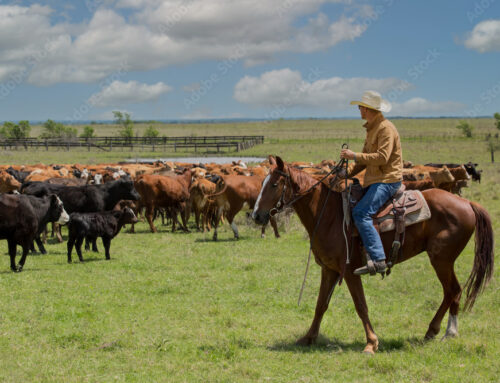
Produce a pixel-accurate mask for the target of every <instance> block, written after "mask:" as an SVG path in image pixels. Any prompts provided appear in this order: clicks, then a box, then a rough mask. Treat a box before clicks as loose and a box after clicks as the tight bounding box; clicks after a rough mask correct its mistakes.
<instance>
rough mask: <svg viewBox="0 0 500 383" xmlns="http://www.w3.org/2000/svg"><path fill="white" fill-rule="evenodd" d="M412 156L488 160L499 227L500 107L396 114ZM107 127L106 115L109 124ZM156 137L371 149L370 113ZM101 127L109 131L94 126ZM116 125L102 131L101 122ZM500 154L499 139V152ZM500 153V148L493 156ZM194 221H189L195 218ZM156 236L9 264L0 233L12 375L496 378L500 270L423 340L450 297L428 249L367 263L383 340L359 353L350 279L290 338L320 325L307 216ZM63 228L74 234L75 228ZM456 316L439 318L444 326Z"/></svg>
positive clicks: (292, 149) (463, 265) (18, 378)
mask: <svg viewBox="0 0 500 383" xmlns="http://www.w3.org/2000/svg"><path fill="white" fill-rule="evenodd" d="M395 123H396V125H397V126H398V128H399V130H400V133H401V136H402V141H403V151H404V154H405V159H407V160H411V161H413V162H415V163H424V162H429V161H434V162H438V161H439V162H462V163H463V162H468V161H470V160H472V161H475V162H478V163H479V164H480V168H481V169H483V170H484V172H483V181H482V183H481V184H477V183H474V184H472V185H470V187H469V188H467V189H465V190H464V197H465V198H468V199H470V200H473V201H477V202H479V203H481V204H482V205H483V206H484V207H486V209H487V210H488V211H489V212H490V215H491V217H492V219H493V223H494V230H495V238H496V239H499V238H500V229H499V223H500V189H499V187H498V185H499V184H500V166H499V165H498V164H497V163H495V164H492V163H490V154H489V153H488V151H487V150H486V143H485V141H484V136H485V135H486V134H487V133H489V132H491V133H493V134H494V133H495V132H494V127H493V120H492V119H491V120H490V119H481V120H472V123H473V125H474V126H476V130H475V133H476V135H475V137H473V138H471V139H466V138H462V137H461V136H460V134H459V133H460V132H458V131H457V130H456V129H455V125H456V124H457V120H452V119H442V120H439V119H435V120H434V119H433V120H422V119H421V120H396V121H395ZM103 129H111V128H106V127H103ZM159 130H160V135H164V134H165V135H177V136H179V135H191V134H197V135H200V136H201V135H219V134H220V135H222V134H264V135H265V136H266V143H265V144H264V145H260V146H256V147H254V148H252V149H250V150H247V151H244V152H241V155H244V156H248V155H257V156H266V155H268V154H278V155H281V156H282V157H283V158H284V160H286V161H292V160H301V161H314V162H316V161H319V160H321V159H325V158H330V159H338V154H339V150H340V145H341V144H342V143H343V142H348V143H349V144H350V146H351V148H353V149H354V150H360V149H361V146H362V144H363V137H364V131H363V128H361V122H360V121H356V120H349V121H340V120H332V121H316V120H308V121H276V122H273V123H268V124H266V123H248V124H214V125H206V124H203V125H192V124H189V125H173V126H169V125H161V126H159ZM97 132H98V134H100V135H101V133H100V132H99V131H97ZM104 134H109V133H106V132H103V133H102V135H104ZM159 155H161V156H167V155H169V156H170V155H171V153H158V152H156V153H145V152H144V153H143V152H133V153H130V152H119V151H112V152H96V151H92V152H90V153H89V152H87V151H86V150H84V151H69V152H66V151H54V152H46V151H44V150H40V151H34V152H31V151H28V152H26V151H24V150H18V151H8V152H4V151H1V152H0V163H3V164H8V163H10V164H21V163H24V164H33V163H37V162H43V163H74V162H79V163H99V162H111V161H119V160H122V159H126V158H135V157H138V156H139V157H141V156H143V157H150V156H159ZM497 155H498V153H497ZM498 157H499V161H500V155H498ZM192 221H193V220H192ZM192 221H191V222H190V225H191V229H192V230H193V231H192V232H191V233H188V234H186V233H181V232H176V233H171V232H170V227H167V226H161V224H159V223H158V227H159V229H160V232H159V233H157V234H151V233H150V232H149V229H148V226H147V224H145V223H140V224H139V225H138V228H137V233H136V234H130V233H128V232H127V230H123V231H122V233H120V235H119V236H118V237H117V238H115V239H114V240H113V242H112V245H111V258H112V259H111V261H105V260H104V254H103V253H102V250H103V247H102V244H100V243H99V247H100V250H101V253H99V254H94V253H91V252H87V253H84V258H85V259H86V262H84V263H80V262H78V261H75V259H77V257H76V254H74V255H73V259H74V263H73V264H67V262H66V250H65V249H66V244H65V243H63V244H57V243H55V242H54V241H53V240H52V239H49V244H48V246H47V250H48V252H49V254H48V255H44V256H42V255H33V256H30V257H28V260H27V262H26V266H25V268H24V271H23V272H22V273H20V274H14V273H11V272H10V270H9V261H8V256H7V245H6V242H5V241H1V242H0V253H1V254H3V255H4V256H3V257H1V258H2V259H3V260H2V262H0V289H1V291H2V299H0V381H1V382H16V383H17V382H64V383H66V382H312V383H316V382H498V381H499V380H500V362H499V361H500V352H499V349H500V335H499V334H500V322H499V318H500V304H499V302H500V293H499V289H500V283H499V281H498V272H497V271H496V272H495V276H494V278H493V280H492V281H491V283H490V284H489V285H488V286H487V288H486V289H485V291H484V293H483V294H482V295H481V296H480V297H479V298H478V300H477V302H476V306H475V307H474V309H473V310H472V312H466V313H462V312H461V313H460V314H459V333H460V336H459V337H458V338H456V339H451V340H447V341H444V342H441V341H439V339H436V340H435V341H431V342H424V341H423V336H424V334H425V332H426V330H427V327H428V324H429V322H430V320H431V319H432V317H433V316H434V314H435V312H436V310H437V308H438V306H439V304H440V303H441V299H442V290H441V286H440V284H439V282H438V280H437V278H436V276H435V274H434V272H433V270H432V267H431V265H430V263H429V261H428V258H427V255H426V254H421V255H419V256H418V257H415V258H413V259H412V260H410V261H408V262H406V263H404V264H402V265H399V266H397V267H396V268H395V269H394V270H393V273H392V275H390V276H389V277H387V278H386V279H385V280H381V279H380V277H365V279H364V281H365V293H366V296H367V302H368V305H369V308H370V317H371V320H372V324H373V326H374V328H375V331H376V332H377V334H378V336H379V340H380V350H379V352H378V353H377V354H376V355H375V356H372V357H369V356H366V355H363V354H362V353H361V352H362V350H363V348H364V345H365V335H364V331H363V328H362V326H361V321H360V320H359V318H358V316H357V314H356V312H355V309H354V305H353V304H352V302H351V299H350V296H349V293H348V291H347V288H346V286H345V285H342V286H340V287H339V288H337V289H336V291H335V293H334V296H333V299H332V303H331V305H330V309H329V311H328V312H327V313H326V314H325V317H324V319H323V323H322V328H321V335H320V338H319V340H318V344H317V345H315V346H312V347H299V346H296V345H295V341H296V339H297V338H299V337H300V336H302V335H303V334H304V333H305V332H306V330H307V329H308V328H309V325H310V323H311V320H312V318H313V315H314V307H315V303H316V297H317V292H318V287H319V271H320V269H319V267H318V266H317V265H315V264H314V265H312V267H311V270H310V274H309V277H308V280H307V285H306V289H305V292H304V296H303V300H302V304H301V306H300V307H298V306H297V298H298V294H299V290H300V285H301V282H302V278H303V275H304V270H305V264H306V259H307V252H308V237H307V234H306V233H305V230H304V229H303V228H302V226H301V224H300V222H299V220H298V219H297V218H296V217H295V216H292V217H291V218H290V219H289V220H288V219H285V218H282V219H281V222H280V231H281V234H282V237H281V238H280V239H275V238H274V236H273V235H272V230H270V228H269V229H268V232H267V236H266V238H264V239H261V238H260V230H259V229H258V228H257V227H256V226H254V225H253V224H252V223H250V222H248V220H247V218H246V217H245V214H244V213H241V214H240V215H238V217H237V219H236V221H237V224H238V225H239V228H240V235H241V239H240V240H239V241H235V240H234V239H233V235H232V231H231V229H230V228H229V227H228V226H227V225H225V226H223V228H222V230H221V231H220V233H219V241H218V242H217V243H214V242H212V240H211V237H212V235H211V233H197V232H195V231H194V228H193V222H192ZM65 233H66V232H65V231H63V234H64V235H65ZM498 242H499V241H498V240H497V244H496V254H499V245H498ZM473 251H474V241H473V240H472V241H471V242H470V243H469V245H468V246H467V248H466V249H465V251H464V252H463V254H462V255H461V256H460V257H459V259H458V260H457V263H456V271H457V274H458V276H459V280H460V281H461V283H464V282H465V280H466V278H467V276H468V275H469V272H470V270H471V268H472V263H473ZM446 321H447V317H446V318H445V320H444V321H443V325H442V333H441V334H440V335H442V334H443V333H444V329H445V326H446Z"/></svg>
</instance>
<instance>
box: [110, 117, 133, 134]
mask: <svg viewBox="0 0 500 383" xmlns="http://www.w3.org/2000/svg"><path fill="white" fill-rule="evenodd" d="M113 116H114V117H115V122H116V124H117V125H121V127H122V128H121V130H120V131H119V134H120V136H121V137H124V138H132V137H134V123H133V122H132V120H131V119H130V114H129V113H127V112H120V111H117V110H115V111H113Z"/></svg>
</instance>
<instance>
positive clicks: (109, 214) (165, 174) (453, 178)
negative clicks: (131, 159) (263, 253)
mask: <svg viewBox="0 0 500 383" xmlns="http://www.w3.org/2000/svg"><path fill="white" fill-rule="evenodd" d="M289 165H290V166H294V167H297V168H300V169H302V170H303V171H304V172H307V173H309V174H311V175H312V176H314V177H317V178H318V179H320V178H322V177H324V175H325V174H328V173H329V172H330V169H331V168H332V167H333V166H334V165H335V162H334V161H330V160H324V161H322V162H321V163H319V164H312V163H304V162H292V163H290V164H289ZM476 167H477V164H473V163H468V164H463V165H462V164H426V165H413V164H411V163H409V162H405V164H404V174H403V178H404V183H405V185H406V187H407V189H419V190H425V189H429V188H435V187H437V188H442V189H444V190H447V191H449V192H452V193H456V194H460V193H461V189H462V188H463V187H466V186H467V185H468V182H469V181H470V180H471V179H472V180H473V181H478V182H480V180H481V171H479V170H477V169H476ZM268 172H269V163H268V162H267V161H265V162H263V163H261V164H259V165H255V166H251V167H250V166H247V165H246V164H244V163H242V162H241V161H238V162H233V163H230V164H223V165H220V164H191V163H178V162H176V163H172V162H160V161H158V162H156V163H153V164H126V165H125V164H121V165H118V164H105V165H94V166H93V165H78V164H75V165H50V166H45V165H33V166H0V193H2V194H0V239H7V242H8V251H9V255H10V267H11V269H12V270H13V271H21V270H22V268H23V266H24V263H25V261H26V256H27V255H28V253H29V252H30V251H35V248H34V243H36V244H37V246H38V248H39V250H40V252H41V253H42V254H44V253H45V252H46V251H45V247H44V245H43V241H42V235H43V234H46V229H47V224H48V223H53V230H54V231H55V233H56V235H57V238H58V240H59V241H60V242H62V240H63V239H62V236H61V235H60V225H65V224H67V226H68V242H67V256H68V262H71V253H72V250H73V247H75V248H76V251H77V254H78V257H79V259H80V261H83V257H82V251H81V246H82V244H83V241H84V239H85V240H86V241H87V242H86V245H85V246H86V248H89V247H90V244H92V248H93V250H94V251H97V245H96V240H97V238H98V237H100V238H102V242H103V245H104V248H105V255H106V259H109V258H110V253H109V248H110V243H111V239H112V238H113V237H115V236H116V235H117V234H118V233H119V232H120V230H121V228H122V227H123V226H124V225H126V224H131V225H132V227H131V232H134V224H135V223H136V222H137V216H138V215H139V214H144V217H145V218H146V220H147V222H148V224H149V226H150V229H151V231H152V232H153V233H155V232H156V231H157V229H156V227H155V225H154V219H155V218H157V217H159V216H161V217H162V221H164V219H165V217H167V218H168V219H170V220H171V221H172V231H175V229H176V225H179V226H180V228H181V230H184V231H188V227H187V222H188V220H189V218H190V216H191V213H193V214H194V216H195V225H196V229H197V230H203V231H205V230H211V229H212V228H213V232H214V233H213V239H214V240H217V228H218V226H219V224H220V223H221V222H224V221H227V222H228V223H229V224H230V226H231V228H232V230H233V233H234V237H235V238H236V239H237V238H238V237H239V233H238V227H237V226H236V224H235V222H234V218H235V216H236V214H238V212H240V211H241V209H242V208H243V206H244V205H245V204H246V205H248V207H249V208H253V206H254V205H255V203H256V200H257V198H258V196H259V192H260V188H261V185H262V182H263V180H264V179H265V177H266V175H267V174H268ZM356 178H358V179H359V180H360V182H361V183H363V173H360V174H358V175H357V176H356ZM340 185H341V184H340V183H338V184H337V186H338V187H340ZM179 216H180V217H181V220H180V221H179V219H178V217H179ZM270 222H271V225H272V227H273V229H274V234H275V236H276V237H279V233H278V228H277V224H276V221H275V220H274V218H272V219H271V221H270ZM264 230H265V227H262V234H261V235H262V236H264V233H265V232H264ZM17 245H20V246H21V247H22V250H23V252H22V257H21V259H20V261H19V264H18V265H16V264H15V256H16V246H17Z"/></svg>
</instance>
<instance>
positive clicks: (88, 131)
mask: <svg viewBox="0 0 500 383" xmlns="http://www.w3.org/2000/svg"><path fill="white" fill-rule="evenodd" d="M80 137H83V138H92V137H95V135H94V128H93V127H91V126H88V125H87V126H85V127H84V128H83V133H82V134H80Z"/></svg>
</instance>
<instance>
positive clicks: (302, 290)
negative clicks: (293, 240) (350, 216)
mask: <svg viewBox="0 0 500 383" xmlns="http://www.w3.org/2000/svg"><path fill="white" fill-rule="evenodd" d="M331 191H332V189H330V188H328V194H327V195H326V198H325V203H324V204H323V207H322V208H321V212H320V213H319V217H318V220H317V221H316V226H315V227H314V231H313V232H312V235H311V240H310V241H309V256H308V257H307V265H306V272H305V273H304V280H303V281H302V287H301V288H300V294H299V300H298V301H297V306H300V301H301V300H302V294H303V292H304V288H305V286H306V279H307V274H308V272H309V264H310V263H311V253H312V244H313V240H314V234H316V230H317V229H318V227H319V223H320V222H321V218H323V213H324V212H325V207H326V204H327V202H328V198H329V197H330V192H331Z"/></svg>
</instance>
